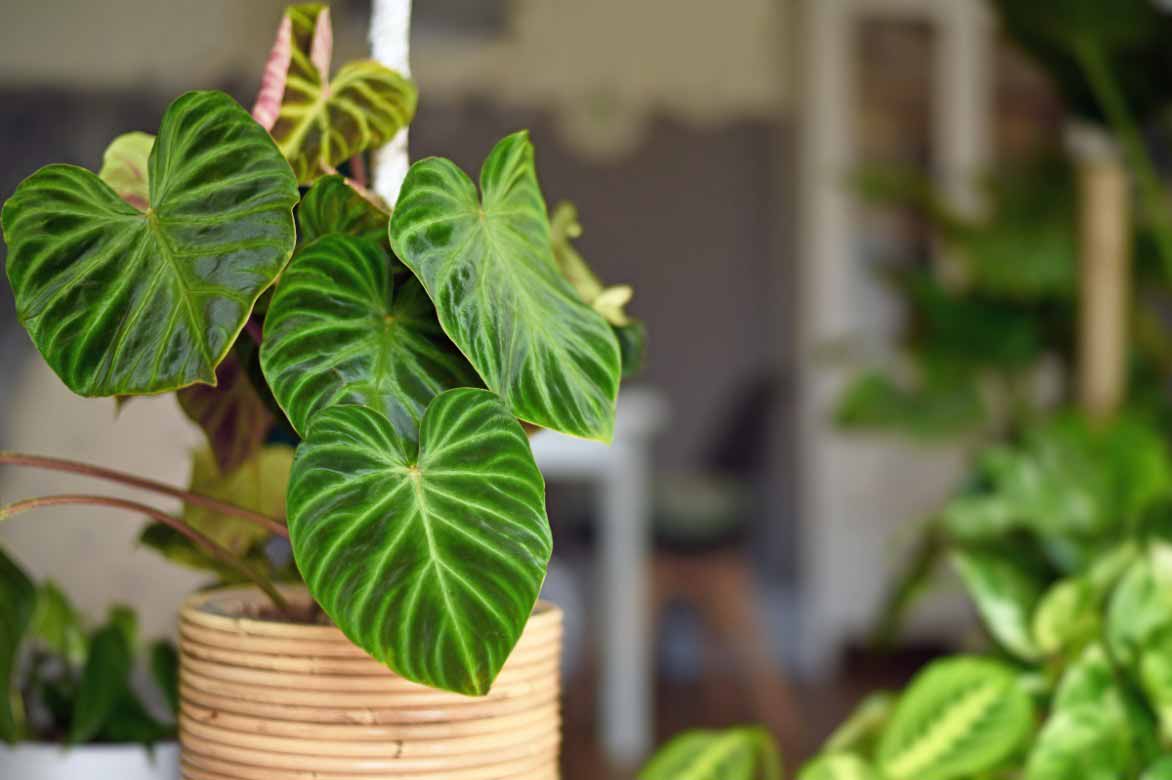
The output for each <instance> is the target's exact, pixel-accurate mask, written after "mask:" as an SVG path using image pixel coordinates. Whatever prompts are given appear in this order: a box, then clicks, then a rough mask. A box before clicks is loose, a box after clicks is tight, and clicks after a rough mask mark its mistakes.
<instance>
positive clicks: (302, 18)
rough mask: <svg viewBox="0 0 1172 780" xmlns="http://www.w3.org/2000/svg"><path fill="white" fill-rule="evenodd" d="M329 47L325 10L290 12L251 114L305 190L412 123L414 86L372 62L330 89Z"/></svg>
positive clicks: (353, 68) (354, 66)
mask: <svg viewBox="0 0 1172 780" xmlns="http://www.w3.org/2000/svg"><path fill="white" fill-rule="evenodd" d="M332 45H333V32H332V29H331V26H330V18H329V9H328V8H325V7H324V6H321V5H318V4H305V5H295V6H290V8H289V9H288V10H287V11H286V12H285V18H284V19H283V20H282V22H281V26H280V28H279V29H278V31H277V40H276V43H275V44H274V45H273V51H272V53H271V54H270V56H269V61H268V63H267V64H266V66H265V75H264V79H263V82H262V85H261V91H260V94H259V95H258V97H257V103H256V106H255V107H254V108H253V116H254V117H256V120H257V121H258V122H260V123H261V125H262V126H264V127H265V128H266V129H268V130H269V131H270V132H271V133H272V134H273V138H274V139H275V140H276V141H277V144H278V146H280V147H281V151H282V152H284V154H285V157H286V158H288V160H289V164H290V165H292V166H293V170H294V171H295V172H296V174H297V180H298V181H299V182H301V183H302V184H311V183H312V182H313V181H314V180H315V179H317V177H318V176H320V175H322V174H325V173H330V172H332V171H333V169H334V167H335V166H337V165H338V164H339V163H341V162H342V161H343V160H347V159H349V158H351V157H353V156H354V155H356V154H360V153H362V152H364V151H366V150H367V149H374V148H377V147H379V146H382V145H383V144H385V143H386V142H387V141H389V140H391V138H393V137H394V135H395V134H396V133H397V132H399V130H400V129H401V128H404V127H406V126H407V125H408V124H410V123H411V119H412V118H413V117H414V116H415V104H416V101H417V94H416V91H415V85H414V84H412V83H411V81H409V80H408V79H406V78H404V77H403V76H401V75H399V74H398V73H396V72H394V71H393V70H390V69H388V68H386V67H384V66H383V65H380V64H379V63H377V62H375V61H373V60H361V61H357V62H350V63H347V64H346V65H344V66H342V69H341V70H340V71H339V72H338V75H337V76H335V77H334V78H333V80H332V81H331V80H330V74H329V69H330V57H331V49H332ZM278 96H279V97H278ZM277 100H279V101H280V103H279V106H280V107H279V109H277V110H276V112H275V113H274V111H273V108H274V106H275V105H276V102H277Z"/></svg>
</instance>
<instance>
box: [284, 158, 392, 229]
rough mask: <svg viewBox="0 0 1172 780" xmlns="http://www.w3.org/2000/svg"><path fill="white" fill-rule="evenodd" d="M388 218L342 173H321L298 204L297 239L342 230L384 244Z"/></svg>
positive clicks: (388, 216)
mask: <svg viewBox="0 0 1172 780" xmlns="http://www.w3.org/2000/svg"><path fill="white" fill-rule="evenodd" d="M390 218H391V217H390V214H388V213H386V212H385V211H383V210H381V209H380V208H379V207H378V206H376V205H375V204H374V203H372V202H371V201H369V200H367V199H366V198H365V197H363V196H362V195H361V194H360V193H359V192H358V191H357V190H355V189H354V188H353V187H351V186H350V185H349V184H347V183H346V180H345V179H344V178H342V177H341V176H339V175H337V174H332V175H330V176H323V177H321V178H320V179H318V180H317V181H316V182H314V185H313V186H312V187H310V188H309V192H307V193H305V197H304V198H302V199H301V204H300V205H299V206H298V207H297V241H298V243H299V244H302V245H305V244H308V243H310V242H311V241H313V240H315V239H318V238H321V237H322V236H325V235H328V234H330V233H345V234H346V235H348V236H356V237H358V238H364V239H366V240H368V241H373V242H374V243H376V244H383V245H386V244H387V222H388V221H389V220H390Z"/></svg>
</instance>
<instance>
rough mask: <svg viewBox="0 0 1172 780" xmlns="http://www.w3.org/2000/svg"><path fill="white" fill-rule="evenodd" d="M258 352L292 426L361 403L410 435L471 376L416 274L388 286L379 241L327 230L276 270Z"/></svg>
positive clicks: (302, 426) (387, 261) (472, 380)
mask: <svg viewBox="0 0 1172 780" xmlns="http://www.w3.org/2000/svg"><path fill="white" fill-rule="evenodd" d="M260 357H261V368H263V369H264V374H265V377H266V378H267V379H268V383H269V387H270V388H272V391H273V396H274V397H275V398H276V399H277V403H279V404H280V405H281V408H282V409H284V410H285V414H286V415H287V416H288V418H289V421H290V422H291V423H293V427H294V428H296V429H297V430H298V431H300V432H301V433H302V434H304V433H305V431H306V430H307V429H308V428H309V424H310V421H311V420H312V419H313V416H314V415H315V414H316V413H317V412H318V411H320V410H321V409H324V408H326V407H329V406H334V405H336V404H361V405H366V406H371V407H373V408H375V409H377V410H378V411H379V412H381V413H382V414H383V415H384V416H385V417H386V418H387V419H388V420H390V421H391V423H392V424H393V425H394V426H395V429H396V430H397V431H398V432H399V435H400V436H403V437H405V438H406V439H407V440H409V441H416V437H417V436H418V431H419V421H420V419H421V418H422V417H423V412H424V410H425V409H426V408H427V405H428V403H430V402H431V399H432V398H434V397H435V396H436V395H438V394H439V393H442V392H443V391H444V390H448V389H451V388H453V387H468V386H476V385H479V384H480V380H479V377H477V375H476V372H475V371H474V370H473V369H472V367H471V366H470V365H468V361H466V360H465V359H464V357H463V356H462V355H461V354H460V353H459V352H458V351H457V350H456V348H455V347H454V346H452V343H451V342H450V341H449V340H448V337H447V336H446V335H445V334H444V332H443V330H442V329H441V328H440V326H439V323H438V322H437V321H436V318H435V308H434V307H433V306H432V304H431V301H430V300H429V299H428V297H427V294H426V293H425V292H424V291H423V288H421V287H420V286H419V282H418V281H416V280H415V279H414V278H412V277H410V276H409V275H408V277H407V279H406V280H405V281H403V282H402V283H401V284H399V285H396V283H395V280H394V278H393V274H392V260H391V258H390V256H389V255H388V254H387V253H386V252H385V251H384V250H383V249H380V248H379V247H378V245H376V244H372V243H370V242H369V241H364V240H362V239H359V238H354V237H352V236H346V235H341V234H336V233H335V234H332V235H327V236H323V237H322V238H320V239H318V240H317V241H315V242H313V243H312V244H310V245H309V246H307V247H305V248H304V249H302V250H301V251H300V252H298V254H297V257H296V258H295V259H294V260H293V262H292V263H290V264H289V268H288V269H287V270H286V271H285V273H284V275H283V276H282V277H281V283H280V284H279V285H278V286H277V292H276V294H275V295H274V296H273V300H272V303H270V304H269V311H268V314H267V316H266V317H265V338H264V344H263V345H262V346H261V352H260Z"/></svg>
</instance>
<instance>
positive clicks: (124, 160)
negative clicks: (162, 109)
mask: <svg viewBox="0 0 1172 780" xmlns="http://www.w3.org/2000/svg"><path fill="white" fill-rule="evenodd" d="M154 145H155V137H154V136H153V135H151V134H150V133H126V134H125V135H120V136H118V137H117V138H115V139H114V140H113V142H111V144H110V145H109V146H108V147H106V153H105V155H103V156H102V169H101V170H100V171H98V178H99V179H101V180H102V181H104V182H106V184H109V185H110V189H112V190H114V192H116V193H117V194H118V197H120V198H122V200H124V201H126V202H127V203H129V204H130V205H131V206H134V207H135V208H136V209H138V210H139V211H146V210H147V209H148V208H150V205H151V190H150V181H149V174H148V170H149V167H150V166H149V161H150V156H151V147H152V146H154Z"/></svg>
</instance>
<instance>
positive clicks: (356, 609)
mask: <svg viewBox="0 0 1172 780" xmlns="http://www.w3.org/2000/svg"><path fill="white" fill-rule="evenodd" d="M288 509H289V534H290V537H291V539H292V542H293V553H294V556H295V558H296V560H297V567H298V569H299V570H300V571H301V574H302V575H303V576H304V578H305V582H306V584H307V585H308V586H309V589H310V592H311V593H312V594H313V597H314V598H315V599H316V600H317V602H318V603H319V604H320V605H321V606H322V608H323V609H324V610H325V611H326V614H328V615H329V616H330V618H331V619H332V620H333V621H334V622H335V623H336V624H337V625H338V627H339V628H341V629H342V631H343V632H344V633H345V634H346V636H348V637H349V638H350V639H351V640H352V641H353V642H354V643H355V644H357V645H358V646H359V647H361V648H363V649H364V650H366V651H367V652H368V653H370V654H371V655H372V656H374V657H375V658H376V659H378V660H379V661H382V662H383V663H385V664H387V665H388V666H390V668H391V669H393V670H394V671H395V672H397V673H398V674H400V675H401V676H403V677H406V678H407V679H409V680H414V681H416V682H420V683H423V684H425V685H430V686H433V687H436V688H444V689H446V690H451V691H456V692H459V693H465V694H472V695H479V694H483V693H486V692H487V691H488V689H489V686H490V685H491V684H492V681H493V680H494V679H495V678H496V676H497V674H498V673H499V672H500V669H501V666H502V665H503V664H504V662H505V660H506V659H507V658H508V656H509V653H510V652H511V651H512V649H513V646H514V645H515V644H516V642H517V639H518V638H519V637H520V635H521V631H522V630H523V629H524V627H525V623H526V621H527V620H528V619H529V615H530V612H531V611H532V609H533V605H534V604H535V603H536V600H537V594H538V591H539V590H540V588H541V583H542V581H543V580H544V578H545V569H546V565H547V564H548V563H549V556H550V550H551V546H552V540H551V537H550V530H549V522H548V520H547V519H546V516H545V483H544V482H543V481H542V479H541V472H539V471H538V470H537V465H536V463H534V461H533V453H532V452H531V451H530V449H529V440H528V439H527V438H526V436H525V432H524V431H523V430H522V428H521V426H520V424H519V423H518V422H517V421H516V419H514V418H513V415H512V414H511V413H510V412H509V410H508V409H506V408H505V407H504V406H503V405H502V404H501V402H500V399H499V398H497V397H496V396H495V395H494V394H493V393H490V392H489V391H487V390H477V389H472V388H461V389H457V390H449V391H447V392H445V393H442V394H440V395H438V396H436V398H435V400H433V401H432V402H431V405H430V406H429V407H428V408H427V413H426V414H425V415H424V417H423V425H422V427H421V428H420V432H419V445H418V447H416V445H415V444H414V443H412V442H411V441H410V440H408V439H406V438H404V437H403V436H402V435H400V434H399V433H398V431H397V430H396V429H395V427H394V426H393V425H391V423H390V422H389V421H388V420H387V419H386V418H385V417H383V416H382V415H381V414H379V413H378V412H376V411H374V410H373V409H369V408H366V407H363V406H333V407H330V408H328V409H326V410H325V411H323V412H321V413H319V414H318V415H317V416H316V417H315V418H314V420H313V424H312V425H311V426H310V429H309V435H308V436H307V438H306V439H305V441H304V442H303V443H302V444H301V446H300V447H299V448H298V450H297V457H296V459H295V460H294V462H293V473H292V476H291V478H290V481H289V504H288Z"/></svg>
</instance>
